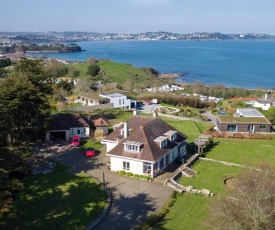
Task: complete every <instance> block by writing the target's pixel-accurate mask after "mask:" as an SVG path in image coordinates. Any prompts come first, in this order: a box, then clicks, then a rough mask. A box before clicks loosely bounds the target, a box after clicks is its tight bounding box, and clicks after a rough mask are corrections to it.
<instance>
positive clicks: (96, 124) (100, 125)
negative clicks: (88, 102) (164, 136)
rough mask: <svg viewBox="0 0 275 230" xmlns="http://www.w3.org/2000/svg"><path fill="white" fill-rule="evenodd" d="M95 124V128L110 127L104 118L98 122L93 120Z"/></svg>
mask: <svg viewBox="0 0 275 230" xmlns="http://www.w3.org/2000/svg"><path fill="white" fill-rule="evenodd" d="M93 123H94V126H95V127H108V126H109V125H110V124H109V121H108V120H106V119H104V118H102V117H100V118H98V119H96V120H93Z"/></svg>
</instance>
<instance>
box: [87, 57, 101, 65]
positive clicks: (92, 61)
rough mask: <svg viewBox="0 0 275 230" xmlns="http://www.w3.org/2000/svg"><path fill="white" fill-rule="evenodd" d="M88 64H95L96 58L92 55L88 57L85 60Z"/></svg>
mask: <svg viewBox="0 0 275 230" xmlns="http://www.w3.org/2000/svg"><path fill="white" fill-rule="evenodd" d="M86 62H87V63H88V64H89V65H96V63H98V60H96V59H95V58H93V57H89V58H88V59H87V61H86Z"/></svg>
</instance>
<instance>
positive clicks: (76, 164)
mask: <svg viewBox="0 0 275 230" xmlns="http://www.w3.org/2000/svg"><path fill="white" fill-rule="evenodd" d="M40 152H41V154H44V155H48V156H49V157H51V158H52V159H54V160H57V161H59V162H61V163H64V164H66V165H68V166H71V167H72V169H73V172H75V173H78V172H81V171H85V172H86V173H87V174H88V175H90V176H91V177H94V178H96V179H98V180H100V181H103V172H104V176H105V182H106V185H107V187H108V188H110V190H111V192H112V194H113V198H114V200H113V204H112V207H111V210H110V212H109V213H108V214H107V216H106V217H105V218H104V219H103V220H102V221H101V222H100V223H99V224H98V225H97V226H96V227H95V228H94V229H97V230H101V229H102V230H105V229H119V230H124V229H125V230H126V229H127V230H129V229H135V228H136V227H137V226H138V225H139V224H140V223H141V222H142V221H143V220H144V219H145V218H146V217H148V216H149V215H151V214H153V213H155V212H156V211H157V210H159V209H160V208H161V207H162V206H163V205H164V204H165V203H166V201H167V200H168V199H169V197H170V195H171V193H172V191H173V190H172V189H171V188H169V187H166V186H164V185H162V184H161V183H158V182H147V181H141V180H137V179H132V178H128V177H124V176H119V175H117V174H115V173H112V172H110V171H109V170H108V168H107V163H108V158H107V157H106V156H105V154H104V153H101V154H99V155H97V156H96V157H93V158H87V157H85V155H84V150H82V149H80V148H70V147H68V144H67V143H66V142H64V143H63V144H59V145H53V146H49V147H48V146H47V147H46V146H44V148H43V147H42V149H41V151H40Z"/></svg>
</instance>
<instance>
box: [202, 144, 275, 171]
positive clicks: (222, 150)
mask: <svg viewBox="0 0 275 230" xmlns="http://www.w3.org/2000/svg"><path fill="white" fill-rule="evenodd" d="M206 153H207V154H206V157H207V158H213V159H216V160H221V161H228V162H234V163H237V164H243V165H251V166H254V167H258V166H259V164H260V163H262V162H268V163H270V164H271V165H272V166H275V141H269V140H244V139H242V140H236V139H214V147H213V148H212V149H211V150H210V151H208V152H206Z"/></svg>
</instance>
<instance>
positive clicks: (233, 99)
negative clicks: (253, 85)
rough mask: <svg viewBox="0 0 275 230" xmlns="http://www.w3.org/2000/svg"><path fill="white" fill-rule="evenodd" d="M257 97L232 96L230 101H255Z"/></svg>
mask: <svg viewBox="0 0 275 230" xmlns="http://www.w3.org/2000/svg"><path fill="white" fill-rule="evenodd" d="M256 99H257V97H231V98H229V100H230V101H255V100H256Z"/></svg>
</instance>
